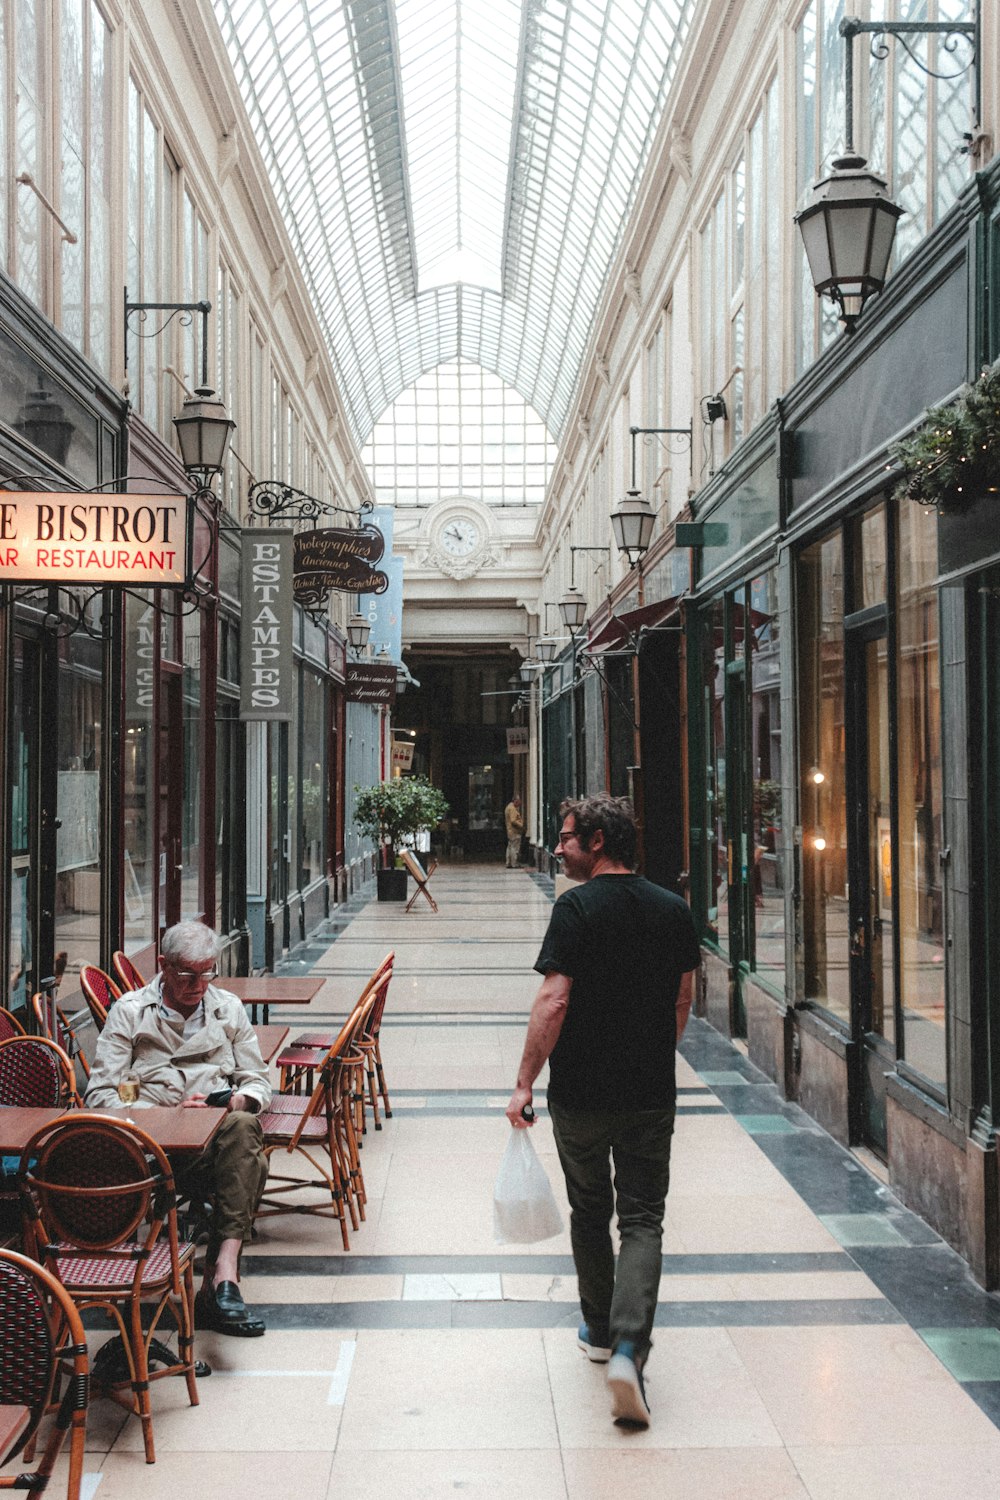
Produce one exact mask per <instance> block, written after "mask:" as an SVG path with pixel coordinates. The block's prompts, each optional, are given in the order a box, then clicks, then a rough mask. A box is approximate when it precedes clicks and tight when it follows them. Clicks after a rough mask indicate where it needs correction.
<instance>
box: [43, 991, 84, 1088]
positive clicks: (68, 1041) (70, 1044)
mask: <svg viewBox="0 0 1000 1500" xmlns="http://www.w3.org/2000/svg"><path fill="white" fill-rule="evenodd" d="M31 1009H32V1010H33V1011H34V1013H35V1020H36V1021H37V1022H38V1029H39V1033H40V1034H41V1035H42V1036H47V1037H48V1039H49V1041H50V1042H58V1044H59V1046H60V1047H61V1048H62V1049H63V1051H64V1052H65V1054H66V1056H67V1057H68V1058H70V1059H71V1060H72V1059H73V1058H75V1059H76V1060H77V1062H78V1063H79V1064H80V1067H81V1068H82V1069H83V1075H84V1077H85V1078H89V1077H90V1064H89V1063H88V1062H87V1058H86V1056H85V1054H84V1050H83V1048H82V1047H81V1046H80V1040H79V1038H78V1036H77V1034H76V1032H75V1031H74V1029H73V1026H72V1023H71V1022H70V1019H69V1017H68V1016H67V1014H66V1012H65V1011H64V1010H63V1008H62V1006H61V1005H57V1006H56V1031H57V1033H58V1034H57V1035H56V1036H53V1035H52V1033H51V1032H50V1031H49V1015H48V1012H49V999H48V996H47V995H44V994H43V993H42V991H41V990H37V991H36V992H35V994H34V995H32V997H31Z"/></svg>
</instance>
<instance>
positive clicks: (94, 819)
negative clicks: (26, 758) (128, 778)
mask: <svg viewBox="0 0 1000 1500" xmlns="http://www.w3.org/2000/svg"><path fill="white" fill-rule="evenodd" d="M101 657H102V647H101V642H100V641H95V640H92V639H91V638H90V637H89V636H88V635H86V634H84V632H82V631H77V632H76V633H75V634H74V635H71V636H66V637H64V638H63V639H62V640H61V641H60V643H59V685H58V700H57V705H58V706H57V713H58V724H59V750H58V771H57V776H58V791H57V799H58V811H57V818H58V823H57V833H56V889H55V914H54V915H55V941H54V953H55V969H56V973H57V974H62V973H63V971H64V970H69V971H70V972H71V973H78V972H79V969H80V965H81V964H96V963H99V962H100V959H101V938H100V932H101V928H100V912H101V837H100V829H101V757H102V748H103V736H102V727H101V726H102V717H103V716H102V708H101Z"/></svg>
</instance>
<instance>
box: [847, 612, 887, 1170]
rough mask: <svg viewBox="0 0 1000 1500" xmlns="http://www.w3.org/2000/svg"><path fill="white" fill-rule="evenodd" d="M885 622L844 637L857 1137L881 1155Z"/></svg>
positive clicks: (884, 1037)
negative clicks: (848, 729)
mask: <svg viewBox="0 0 1000 1500" xmlns="http://www.w3.org/2000/svg"><path fill="white" fill-rule="evenodd" d="M889 666H890V664H889V647H888V640H887V636H886V627H885V621H884V619H882V620H881V621H879V622H877V623H874V624H871V625H867V626H862V627H860V628H858V629H854V630H851V631H849V635H848V692H849V698H850V701H851V705H852V710H853V711H852V714H851V720H850V724H851V728H852V730H853V734H852V735H851V739H852V740H853V745H850V746H849V753H850V764H849V772H850V775H849V790H848V806H849V823H850V824H851V825H852V826H850V827H849V850H850V853H849V859H850V912H849V925H850V979H851V1010H852V1018H853V1023H854V1024H853V1031H854V1035H855V1037H856V1038H857V1039H858V1042H859V1045H860V1066H859V1069H858V1078H857V1097H856V1100H855V1108H856V1110H857V1117H858V1125H859V1127H860V1134H861V1138H862V1139H863V1140H864V1141H865V1142H866V1143H867V1144H868V1145H870V1146H871V1147H872V1148H873V1149H874V1150H876V1151H878V1152H880V1153H881V1154H882V1155H884V1154H885V1151H886V1103H885V1098H886V1086H885V1075H886V1073H888V1072H889V1071H891V1070H892V1069H893V1068H894V1066H895V1060H896V975H895V942H894V936H893V934H894V931H895V926H896V916H895V912H896V854H895V849H894V841H893V815H892V791H893V789H892V774H891V766H892V762H891V749H890V702H891V681H890V670H889Z"/></svg>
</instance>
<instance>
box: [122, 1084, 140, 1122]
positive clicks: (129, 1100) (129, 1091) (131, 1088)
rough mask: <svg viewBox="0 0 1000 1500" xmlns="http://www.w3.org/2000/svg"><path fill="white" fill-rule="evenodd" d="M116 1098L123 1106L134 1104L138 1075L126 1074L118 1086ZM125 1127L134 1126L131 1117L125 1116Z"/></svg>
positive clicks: (137, 1091) (137, 1088)
mask: <svg viewBox="0 0 1000 1500" xmlns="http://www.w3.org/2000/svg"><path fill="white" fill-rule="evenodd" d="M118 1097H119V1099H120V1100H121V1101H122V1103H123V1104H126V1105H128V1104H134V1103H135V1102H136V1100H137V1099H138V1097H139V1075H138V1073H131V1072H130V1073H126V1074H125V1076H124V1077H123V1078H122V1079H121V1080H120V1082H119V1084H118ZM125 1123H126V1124H127V1125H132V1124H134V1121H133V1120H132V1118H131V1116H129V1115H126V1116H125Z"/></svg>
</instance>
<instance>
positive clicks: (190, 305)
mask: <svg viewBox="0 0 1000 1500" xmlns="http://www.w3.org/2000/svg"><path fill="white" fill-rule="evenodd" d="M211 311H212V304H211V302H206V301H204V300H202V301H201V302H130V301H129V300H128V287H126V288H125V370H126V372H127V371H128V336H129V332H130V331H131V332H132V333H134V334H135V336H136V338H140V339H152V338H156V337H157V336H158V335H159V334H161V333H162V332H163V330H164V329H165V328H166V327H167V326H168V325H169V324H170V323H172V322H173V321H174V319H175V318H178V317H179V318H180V321H181V323H182V325H183V326H184V327H185V328H188V327H190V325H191V323H192V321H193V320H194V315H195V313H200V314H201V385H202V386H207V385H208V315H209V313H210V312H211ZM133 313H138V314H139V321H140V323H145V321H146V318H147V316H148V315H149V313H167V315H168V316H167V317H165V318H164V319H163V322H162V323H160V324H158V325H157V327H156V328H150V329H149V331H148V332H147V333H143V332H141V331H140V329H138V328H132V329H131V330H130V328H129V319H130V318H131V316H132V314H133Z"/></svg>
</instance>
